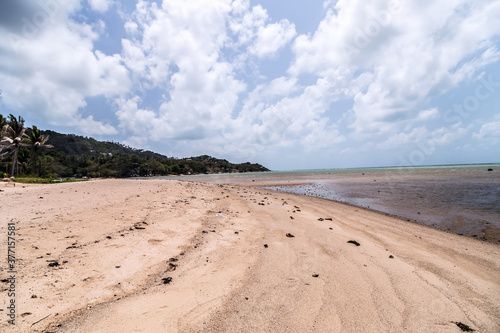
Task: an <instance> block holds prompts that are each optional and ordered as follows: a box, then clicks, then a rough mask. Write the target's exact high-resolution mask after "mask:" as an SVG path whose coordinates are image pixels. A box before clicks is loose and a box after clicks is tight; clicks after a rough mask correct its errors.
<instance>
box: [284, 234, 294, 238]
mask: <svg viewBox="0 0 500 333" xmlns="http://www.w3.org/2000/svg"><path fill="white" fill-rule="evenodd" d="M286 237H289V238H292V237H295V236H294V235H292V234H291V233H287V234H286Z"/></svg>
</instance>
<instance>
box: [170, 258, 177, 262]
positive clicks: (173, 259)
mask: <svg viewBox="0 0 500 333" xmlns="http://www.w3.org/2000/svg"><path fill="white" fill-rule="evenodd" d="M177 260H179V259H177V258H170V259H168V261H170V262H174V261H177Z"/></svg>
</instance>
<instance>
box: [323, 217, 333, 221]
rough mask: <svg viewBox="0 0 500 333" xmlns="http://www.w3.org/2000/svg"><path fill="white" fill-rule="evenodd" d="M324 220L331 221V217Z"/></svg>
mask: <svg viewBox="0 0 500 333" xmlns="http://www.w3.org/2000/svg"><path fill="white" fill-rule="evenodd" d="M325 221H333V219H332V218H331V217H326V218H325Z"/></svg>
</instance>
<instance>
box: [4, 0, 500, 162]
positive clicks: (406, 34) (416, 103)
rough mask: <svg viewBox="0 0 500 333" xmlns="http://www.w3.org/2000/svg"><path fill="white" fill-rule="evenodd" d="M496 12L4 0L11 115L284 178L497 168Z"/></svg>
mask: <svg viewBox="0 0 500 333" xmlns="http://www.w3.org/2000/svg"><path fill="white" fill-rule="evenodd" d="M498 17H500V2H499V1H491V0H490V1H485V0H476V1H466V0H453V1H446V2H435V3H433V2H425V3H423V2H421V1H420V2H419V1H416V0H415V1H413V0H389V1H385V0H384V1H381V0H380V1H378V0H375V1H370V2H368V3H367V2H364V1H356V0H354V1H352V0H351V1H344V0H339V1H316V0H315V1H310V2H308V5H307V6H305V5H304V3H302V2H300V1H298V0H293V1H289V2H280V3H277V2H273V1H268V0H262V1H249V0H234V1H230V0H213V1H204V0H190V1H185V0H168V1H167V0H165V1H146V0H137V1H135V0H127V1H112V0H71V1H60V0H48V1H27V0H23V1H19V0H5V1H2V2H1V4H0V33H1V35H2V36H3V37H2V38H1V39H0V89H1V91H2V95H1V96H0V113H2V114H4V115H6V114H8V113H13V114H20V115H22V116H23V117H25V118H26V119H27V121H28V123H30V124H36V125H38V126H39V127H41V128H45V129H53V130H57V131H61V132H66V133H76V134H81V135H87V136H93V137H95V138H96V139H101V140H114V141H120V142H123V143H126V144H129V145H131V146H135V147H138V148H145V149H151V150H154V151H156V152H159V153H163V154H165V155H168V156H192V155H198V154H210V155H214V156H217V157H222V158H227V159H229V160H231V161H235V162H244V161H247V160H248V161H255V162H259V163H262V164H264V165H266V166H268V167H270V168H273V169H298V168H328V167H351V166H379V165H401V164H446V163H477V162H479V163H481V162H500V161H499V159H500V153H499V152H500V149H499V144H500V141H499V140H500V139H499V134H498V133H499V128H500V127H499V120H500V119H499V114H500V110H499V108H498V105H500V93H499V90H500V50H499V47H500V21H499V20H498ZM415 156H418V159H417V158H415Z"/></svg>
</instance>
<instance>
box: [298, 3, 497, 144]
mask: <svg viewBox="0 0 500 333" xmlns="http://www.w3.org/2000/svg"><path fill="white" fill-rule="evenodd" d="M499 15H500V3H499V2H492V1H479V2H469V1H464V0H462V1H458V0H457V1H447V2H435V3H425V5H424V4H421V3H417V2H415V1H392V2H390V1H389V2H387V1H372V2H370V3H366V2H363V1H342V0H340V1H338V2H337V3H336V5H335V7H334V8H331V9H329V11H328V13H327V15H326V17H325V19H324V20H323V21H322V22H321V24H320V25H319V27H318V29H317V31H316V32H315V33H314V34H313V35H311V36H306V35H301V36H299V37H297V39H296V42H295V44H294V50H295V53H296V59H295V61H294V63H293V64H292V66H291V67H290V73H291V74H293V75H301V74H302V73H313V74H316V75H319V76H324V77H332V73H334V71H335V69H338V68H343V69H344V72H345V73H348V76H347V77H343V78H342V79H343V80H344V85H349V81H350V80H353V79H355V78H356V77H358V75H359V74H360V73H363V72H364V73H369V75H370V77H371V80H369V81H367V82H366V83H365V85H360V86H358V89H359V90H358V91H357V92H355V93H354V95H353V98H354V103H355V104H354V106H353V108H352V117H351V124H350V126H351V128H352V129H353V130H354V131H355V133H356V136H357V137H359V138H366V137H368V136H370V135H373V134H375V135H380V134H384V133H390V132H393V131H397V130H398V128H399V127H400V126H401V125H400V123H399V121H405V120H408V119H409V120H421V119H422V117H425V116H426V115H425V114H421V113H418V112H415V110H418V109H419V108H420V107H421V106H422V105H423V104H424V103H425V102H427V99H428V98H429V97H431V96H438V95H439V94H441V93H443V92H445V91H447V90H449V89H451V88H453V87H455V86H456V85H457V84H459V83H460V82H462V81H463V80H464V79H470V78H471V77H472V76H473V75H474V74H477V72H478V70H482V68H484V66H485V65H487V64H490V63H493V62H496V61H498V59H499V55H500V54H499V52H498V48H497V45H495V44H494V43H493V42H492V38H494V37H495V36H498V35H499V31H500V30H499V29H500V23H499V21H498V19H497V17H498V16H499ZM427 116H434V113H432V114H430V113H429V114H427Z"/></svg>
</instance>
